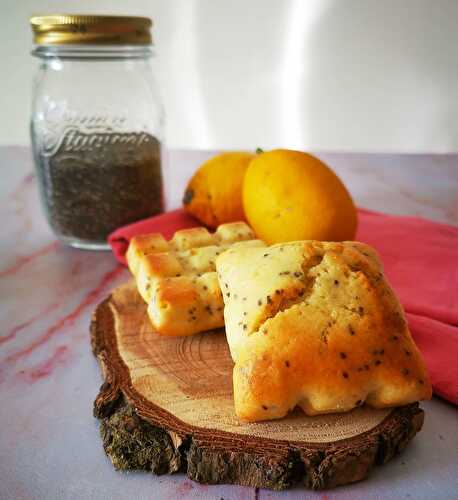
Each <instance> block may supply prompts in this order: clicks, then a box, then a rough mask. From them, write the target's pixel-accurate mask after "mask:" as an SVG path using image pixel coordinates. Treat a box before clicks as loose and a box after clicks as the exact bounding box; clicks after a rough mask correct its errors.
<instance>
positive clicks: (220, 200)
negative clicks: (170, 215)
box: [183, 152, 254, 228]
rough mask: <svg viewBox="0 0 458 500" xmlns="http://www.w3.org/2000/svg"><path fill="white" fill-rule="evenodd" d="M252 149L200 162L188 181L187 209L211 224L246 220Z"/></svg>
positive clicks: (185, 200)
mask: <svg viewBox="0 0 458 500" xmlns="http://www.w3.org/2000/svg"><path fill="white" fill-rule="evenodd" d="M253 158H254V155H253V154H251V153H244V152H231V153H222V154H219V155H217V156H215V157H213V158H211V159H210V160H208V161H206V162H205V163H204V164H203V165H201V166H200V167H199V168H198V169H197V171H196V173H195V174H194V175H193V177H192V178H191V180H190V181H189V183H188V185H187V187H186V190H185V193H184V196H183V206H184V208H185V210H186V211H187V212H188V213H190V214H191V215H193V216H194V217H196V218H197V219H199V220H200V221H201V222H202V223H203V224H205V225H206V226H209V227H213V228H214V227H217V226H219V225H220V224H223V223H225V222H234V221H239V220H246V219H245V214H244V212H243V204H242V185H243V178H244V176H245V172H246V169H247V168H248V164H249V163H250V161H251V160H252V159H253Z"/></svg>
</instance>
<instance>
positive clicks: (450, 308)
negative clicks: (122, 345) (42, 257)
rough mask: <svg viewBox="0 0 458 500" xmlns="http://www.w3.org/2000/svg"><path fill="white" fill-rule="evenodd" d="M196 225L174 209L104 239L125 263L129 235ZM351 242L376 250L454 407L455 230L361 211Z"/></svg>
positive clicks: (457, 355)
mask: <svg viewBox="0 0 458 500" xmlns="http://www.w3.org/2000/svg"><path fill="white" fill-rule="evenodd" d="M199 225H200V224H199V222H198V221H197V220H196V219H194V218H192V217H191V216H189V215H188V214H186V213H185V212H184V211H183V210H181V209H179V210H174V211H173V212H169V213H166V214H162V215H159V216H156V217H152V218H150V219H146V220H143V221H140V222H136V223H135V224H130V225H128V226H125V227H122V228H120V229H118V230H117V231H115V232H114V233H112V234H111V235H110V237H109V239H108V241H109V243H110V245H111V247H112V249H113V253H114V254H115V257H116V258H117V259H118V260H119V261H120V262H122V263H123V264H125V263H126V261H125V258H124V254H125V253H126V251H127V247H128V244H129V241H130V238H132V237H133V236H135V235H137V234H144V233H150V232H161V233H162V234H163V235H164V236H165V238H170V237H171V236H172V235H173V233H174V232H175V231H176V230H177V229H184V228H189V227H196V226H199ZM356 239H357V240H359V241H363V242H365V243H368V244H369V245H371V246H373V247H374V248H375V249H376V250H377V251H378V253H379V255H380V257H381V259H382V262H383V265H384V268H385V274H386V276H387V278H388V280H389V282H390V283H391V285H392V286H393V288H394V290H395V291H396V293H397V294H398V296H399V298H400V300H401V303H402V304H403V306H404V309H405V310H406V313H407V319H408V321H409V327H410V330H411V332H412V335H413V337H414V339H415V342H416V343H417V345H418V347H419V349H420V350H421V352H422V354H423V356H424V358H425V361H426V364H427V366H428V370H429V373H430V376H431V380H432V383H433V387H434V391H435V393H436V394H437V395H439V396H441V397H442V398H444V399H446V400H448V401H450V402H452V403H454V404H457V405H458V228H456V227H452V226H447V225H445V224H438V223H436V222H431V221H428V220H425V219H420V218H418V217H399V216H393V215H386V214H381V213H377V212H371V211H369V210H363V209H360V210H359V226H358V233H357V235H356Z"/></svg>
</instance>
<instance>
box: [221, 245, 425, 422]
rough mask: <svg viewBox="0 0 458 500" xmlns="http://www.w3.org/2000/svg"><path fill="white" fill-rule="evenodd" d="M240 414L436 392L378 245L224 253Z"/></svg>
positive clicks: (394, 402) (268, 414)
mask: <svg viewBox="0 0 458 500" xmlns="http://www.w3.org/2000/svg"><path fill="white" fill-rule="evenodd" d="M216 265H217V272H218V278H219V280H220V285H221V288H222V289H223V290H225V291H227V293H225V294H224V302H225V311H224V316H225V325H226V335H227V340H228V343H229V347H230V352H231V356H232V358H233V360H234V362H235V367H234V371H233V384H234V401H235V411H236V413H237V415H238V416H239V417H240V418H241V419H243V420H246V421H258V420H268V419H275V418H281V417H283V416H285V415H286V414H287V413H288V412H289V411H291V410H292V409H293V408H294V407H296V406H299V407H301V408H302V409H303V411H304V412H305V413H306V414H308V415H316V414H321V413H332V412H345V411H349V410H351V409H353V408H355V407H357V406H360V405H362V404H364V403H366V404H367V405H369V406H372V407H375V408H384V407H392V406H401V405H405V404H408V403H411V402H414V401H418V400H421V399H429V398H430V397H431V384H430V382H429V378H428V374H427V372H426V368H425V365H424V363H423V360H422V358H421V355H420V353H419V351H418V349H417V347H416V346H415V344H414V342H413V340H412V338H411V336H410V333H409V330H408V328H407V324H406V321H405V318H404V314H403V311H402V308H401V306H400V304H399V301H398V300H397V298H396V296H395V295H394V293H393V291H392V290H391V288H390V286H389V285H388V283H387V281H386V280H385V278H384V276H383V271H382V266H381V264H380V262H379V259H378V257H377V255H376V253H375V251H374V250H373V249H372V248H370V247H369V246H367V245H364V244H362V243H355V242H343V243H321V242H316V241H302V242H293V243H287V244H279V245H275V246H272V247H266V248H239V249H230V250H228V251H227V252H225V253H224V254H222V255H221V256H219V257H218V259H217V261H216Z"/></svg>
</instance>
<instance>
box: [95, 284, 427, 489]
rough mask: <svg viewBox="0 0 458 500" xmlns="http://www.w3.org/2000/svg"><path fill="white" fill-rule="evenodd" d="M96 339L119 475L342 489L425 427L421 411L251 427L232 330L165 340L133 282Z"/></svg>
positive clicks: (101, 413) (108, 304)
mask: <svg viewBox="0 0 458 500" xmlns="http://www.w3.org/2000/svg"><path fill="white" fill-rule="evenodd" d="M91 337H92V348H93V351H94V354H95V355H96V356H97V358H98V360H99V362H100V365H101V368H102V372H103V376H104V378H105V382H104V384H103V385H102V387H101V389H100V393H99V395H98V396H97V399H96V400H95V403H94V414H95V416H96V417H97V418H99V419H100V420H101V434H102V438H103V445H104V448H105V451H106V453H107V454H108V456H109V457H110V458H111V460H112V462H113V464H114V466H115V467H116V468H117V469H146V470H152V471H153V472H155V473H157V474H162V473H172V472H177V471H183V472H185V473H186V474H187V475H188V476H189V477H190V478H191V479H193V480H195V481H198V482H200V483H207V484H208V483H210V484H218V483H233V484H241V485H246V486H254V487H260V488H271V489H275V490H280V489H284V488H288V487H290V486H292V485H294V484H297V483H300V484H303V485H305V486H307V487H309V488H313V489H322V488H332V487H335V486H338V485H342V484H347V483H351V482H353V481H359V480H361V479H363V478H365V477H366V476H367V475H368V473H369V471H370V470H371V468H372V467H373V466H374V465H375V464H383V463H385V462H387V461H388V460H390V459H391V458H392V457H393V456H394V455H396V454H397V453H398V452H400V451H401V450H402V449H403V448H404V447H405V446H406V445H407V443H408V442H409V441H410V440H411V439H412V438H413V436H414V435H415V434H416V433H417V432H418V431H419V430H420V429H421V427H422V424H423V411H422V410H421V409H420V408H419V406H418V403H414V404H410V405H407V406H403V407H400V408H395V409H390V410H375V409H371V408H368V407H361V408H357V409H355V410H353V411H351V412H348V413H341V414H332V415H322V416H316V417H307V416H305V415H304V414H303V413H302V411H300V410H297V411H295V412H293V413H292V414H291V415H289V416H288V417H287V418H283V419H281V420H276V421H269V422H260V423H250V424H249V423H243V422H241V421H239V420H238V419H237V417H236V415H235V413H234V407H233V396H232V367H233V363H232V360H231V357H230V355H229V349H228V345H227V343H226V339H225V335H224V331H222V330H221V331H212V332H206V333H202V334H199V335H194V336H191V337H180V338H167V337H161V336H159V335H157V334H156V333H155V332H154V331H153V329H152V327H151V324H150V323H149V320H148V317H147V315H146V306H145V304H144V302H143V300H142V299H141V298H140V296H139V295H138V293H137V291H136V289H135V286H134V284H133V282H130V283H127V284H125V285H123V286H120V287H119V288H117V289H116V290H115V291H114V292H113V293H112V294H111V296H110V297H108V298H107V299H106V300H105V301H104V302H102V303H101V304H100V305H99V306H98V307H97V309H96V311H95V312H94V315H93V319H92V325H91Z"/></svg>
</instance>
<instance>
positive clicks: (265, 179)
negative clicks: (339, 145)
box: [243, 149, 357, 244]
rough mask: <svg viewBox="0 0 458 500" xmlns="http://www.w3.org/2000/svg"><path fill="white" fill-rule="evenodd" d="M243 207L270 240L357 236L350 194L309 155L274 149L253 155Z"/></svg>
mask: <svg viewBox="0 0 458 500" xmlns="http://www.w3.org/2000/svg"><path fill="white" fill-rule="evenodd" d="M243 205H244V210H245V215H246V217H247V220H248V222H249V223H250V224H251V226H252V228H253V229H254V231H255V232H256V234H257V236H258V237H259V238H261V239H263V240H264V241H266V242H267V243H270V244H272V243H280V242H283V241H295V240H321V241H344V240H352V239H353V238H354V237H355V233H356V225H357V213H356V209H355V205H354V203H353V200H352V199H351V196H350V194H349V193H348V191H347V189H346V188H345V186H344V185H343V183H342V181H341V180H340V179H339V178H338V177H337V175H336V174H335V173H334V172H333V171H332V170H331V169H330V168H329V167H327V166H326V165H325V164H324V163H323V162H322V161H320V160H319V159H318V158H315V157H314V156H312V155H309V154H307V153H302V152H300V151H290V150H286V149H277V150H273V151H268V152H266V153H262V154H259V155H257V156H256V157H255V158H254V159H253V160H252V161H251V163H250V165H249V167H248V170H247V172H246V174H245V180H244V184H243Z"/></svg>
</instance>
